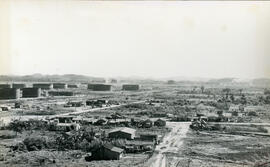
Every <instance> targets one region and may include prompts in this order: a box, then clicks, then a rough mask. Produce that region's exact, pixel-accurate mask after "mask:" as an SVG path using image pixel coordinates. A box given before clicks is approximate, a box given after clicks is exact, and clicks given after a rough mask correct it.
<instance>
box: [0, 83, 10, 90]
mask: <svg viewBox="0 0 270 167" xmlns="http://www.w3.org/2000/svg"><path fill="white" fill-rule="evenodd" d="M2 88H11V85H10V84H0V89H2Z"/></svg>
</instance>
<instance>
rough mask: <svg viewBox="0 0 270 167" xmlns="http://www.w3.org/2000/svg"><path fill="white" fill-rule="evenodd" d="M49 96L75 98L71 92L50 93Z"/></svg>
mask: <svg viewBox="0 0 270 167" xmlns="http://www.w3.org/2000/svg"><path fill="white" fill-rule="evenodd" d="M48 94H49V96H74V93H73V92H70V91H49V92H48Z"/></svg>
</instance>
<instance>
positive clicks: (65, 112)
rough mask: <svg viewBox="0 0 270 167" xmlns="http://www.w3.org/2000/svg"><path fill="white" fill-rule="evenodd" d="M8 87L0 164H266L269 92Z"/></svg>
mask: <svg viewBox="0 0 270 167" xmlns="http://www.w3.org/2000/svg"><path fill="white" fill-rule="evenodd" d="M10 85H11V87H9V86H4V88H1V89H0V92H1V93H0V95H1V101H0V103H1V104H0V106H1V111H0V114H1V122H0V123H1V130H0V150H1V153H0V155H1V157H0V166H42V165H45V166H59V165H61V166H85V165H86V166H97V167H98V166H102V167H103V166H110V167H111V166H138V167H139V166H141V167H182V166H183V167H185V166H195V167H197V166H198V167H199V166H220V167H225V166H241V167H242V166H245V167H249V166H260V165H264V166H267V165H269V164H268V162H269V156H270V149H269V148H270V140H269V139H270V138H269V137H270V133H269V130H270V124H269V119H270V114H269V104H270V103H269V102H270V101H269V97H270V95H269V91H268V89H267V88H262V87H256V88H254V87H249V86H245V87H244V88H238V87H236V86H231V85H226V86H223V85H222V86H220V85H218V84H215V85H213V84H209V83H199V84H198V83H192V84H185V83H181V82H179V83H178V82H174V83H167V82H164V83H160V82H154V81H153V82H152V83H151V84H149V83H145V84H142V83H140V89H139V86H138V85H139V84H137V85H135V84H130V85H128V86H127V84H121V82H117V83H113V84H112V83H111V84H110V85H106V84H91V83H80V84H70V83H57V84H54V83H45V84H44V83H38V84H37V83H34V84H32V83H24V84H23V86H21V85H20V86H19V88H18V86H15V87H16V88H12V85H16V83H12V84H10ZM31 85H32V86H31ZM68 85H73V86H68ZM74 85H76V86H74ZM112 87H113V89H111V88H112ZM111 160H113V161H111Z"/></svg>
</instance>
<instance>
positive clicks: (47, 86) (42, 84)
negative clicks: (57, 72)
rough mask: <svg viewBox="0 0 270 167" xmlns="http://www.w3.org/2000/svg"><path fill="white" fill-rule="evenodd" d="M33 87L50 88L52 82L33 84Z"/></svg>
mask: <svg viewBox="0 0 270 167" xmlns="http://www.w3.org/2000/svg"><path fill="white" fill-rule="evenodd" d="M33 88H41V89H52V88H53V85H52V84H46V83H37V84H33Z"/></svg>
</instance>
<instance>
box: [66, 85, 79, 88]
mask: <svg viewBox="0 0 270 167" xmlns="http://www.w3.org/2000/svg"><path fill="white" fill-rule="evenodd" d="M67 87H68V88H78V87H79V86H78V85H77V84H68V85H67Z"/></svg>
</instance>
